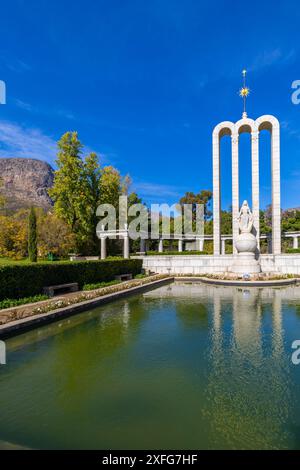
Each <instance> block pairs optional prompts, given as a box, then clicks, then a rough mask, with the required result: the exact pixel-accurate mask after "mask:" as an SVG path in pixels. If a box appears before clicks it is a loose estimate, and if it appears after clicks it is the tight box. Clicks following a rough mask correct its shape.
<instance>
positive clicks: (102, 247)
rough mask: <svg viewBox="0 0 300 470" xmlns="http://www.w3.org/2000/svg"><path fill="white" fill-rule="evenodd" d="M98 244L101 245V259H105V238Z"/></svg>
mask: <svg viewBox="0 0 300 470" xmlns="http://www.w3.org/2000/svg"><path fill="white" fill-rule="evenodd" d="M100 243H101V259H105V258H106V237H101V239H100Z"/></svg>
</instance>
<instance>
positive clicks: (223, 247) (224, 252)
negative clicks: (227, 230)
mask: <svg viewBox="0 0 300 470" xmlns="http://www.w3.org/2000/svg"><path fill="white" fill-rule="evenodd" d="M222 255H226V244H225V240H224V239H222Z"/></svg>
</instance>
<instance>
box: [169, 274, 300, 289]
mask: <svg viewBox="0 0 300 470" xmlns="http://www.w3.org/2000/svg"><path fill="white" fill-rule="evenodd" d="M174 280H175V281H184V282H199V283H203V284H210V285H214V286H229V287H286V286H291V285H296V284H297V283H299V282H300V280H299V279H298V278H291V279H278V280H274V281H272V280H269V281H242V280H241V281H235V280H229V279H209V278H206V277H193V276H174Z"/></svg>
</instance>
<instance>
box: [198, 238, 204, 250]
mask: <svg viewBox="0 0 300 470" xmlns="http://www.w3.org/2000/svg"><path fill="white" fill-rule="evenodd" d="M198 248H199V251H204V238H200V239H199V240H198Z"/></svg>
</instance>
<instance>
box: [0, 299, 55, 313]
mask: <svg viewBox="0 0 300 470" xmlns="http://www.w3.org/2000/svg"><path fill="white" fill-rule="evenodd" d="M48 299H49V297H48V296H47V295H34V296H33V297H25V298H24V299H4V300H2V301H1V302H0V310H2V309H4V308H12V307H18V306H19V305H25V304H33V303H35V302H41V301H42V300H48Z"/></svg>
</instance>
